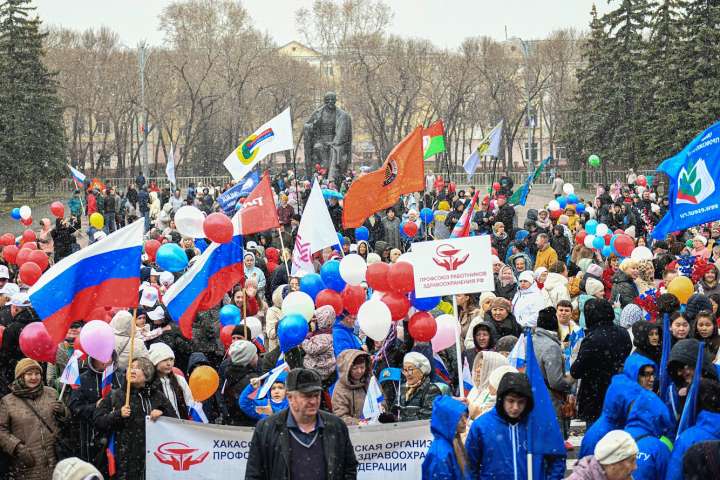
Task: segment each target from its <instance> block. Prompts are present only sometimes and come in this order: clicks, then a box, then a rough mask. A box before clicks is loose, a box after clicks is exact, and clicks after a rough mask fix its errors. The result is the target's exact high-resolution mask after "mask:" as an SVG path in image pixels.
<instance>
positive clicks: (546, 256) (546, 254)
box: [534, 245, 558, 270]
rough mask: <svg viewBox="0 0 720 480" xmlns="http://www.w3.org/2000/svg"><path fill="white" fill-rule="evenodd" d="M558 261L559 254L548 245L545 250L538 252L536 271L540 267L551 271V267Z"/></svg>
mask: <svg viewBox="0 0 720 480" xmlns="http://www.w3.org/2000/svg"><path fill="white" fill-rule="evenodd" d="M557 261H558V254H557V252H556V251H555V250H554V249H553V248H552V247H551V246H550V245H548V246H547V247H545V249H544V250H538V252H537V255H536V256H535V267H534V270H537V269H538V268H540V267H545V268H547V269H548V270H549V269H550V267H552V266H553V265H554V264H555V263H556V262H557Z"/></svg>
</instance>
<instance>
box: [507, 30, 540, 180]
mask: <svg viewBox="0 0 720 480" xmlns="http://www.w3.org/2000/svg"><path fill="white" fill-rule="evenodd" d="M508 40H509V41H513V42H518V43H520V45H521V46H522V52H523V56H524V57H525V96H526V98H527V101H526V104H525V115H526V116H527V151H528V154H527V157H528V172H533V171H534V170H535V162H534V160H533V152H532V126H531V124H530V52H529V49H528V43H527V42H526V41H525V40H523V39H522V38H520V37H511V38H509V39H508Z"/></svg>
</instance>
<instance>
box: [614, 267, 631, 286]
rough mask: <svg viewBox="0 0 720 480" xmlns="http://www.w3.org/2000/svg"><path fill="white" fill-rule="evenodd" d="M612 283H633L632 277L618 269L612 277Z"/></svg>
mask: <svg viewBox="0 0 720 480" xmlns="http://www.w3.org/2000/svg"><path fill="white" fill-rule="evenodd" d="M612 283H613V284H616V283H632V278H630V275H628V274H627V273H625V272H623V271H622V270H620V269H618V271H617V272H615V274H614V275H613V277H612Z"/></svg>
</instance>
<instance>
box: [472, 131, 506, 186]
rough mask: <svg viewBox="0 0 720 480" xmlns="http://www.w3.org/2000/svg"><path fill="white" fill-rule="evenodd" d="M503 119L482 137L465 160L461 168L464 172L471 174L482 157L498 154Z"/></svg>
mask: <svg viewBox="0 0 720 480" xmlns="http://www.w3.org/2000/svg"><path fill="white" fill-rule="evenodd" d="M502 128H503V121H502V120H500V123H498V124H497V125H495V127H494V128H493V129H492V130H490V133H488V134H487V136H486V137H485V138H483V140H482V142H480V145H478V147H477V148H476V149H475V150H474V151H473V152H472V153H471V154H470V156H469V157H468V158H467V160H465V163H464V164H463V168H464V169H465V173H467V174H468V175H472V174H473V173H474V172H475V170H476V169H477V166H478V164H479V163H480V159H481V158H483V157H497V156H498V155H499V154H500V141H501V140H502Z"/></svg>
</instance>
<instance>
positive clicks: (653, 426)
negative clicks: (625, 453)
mask: <svg viewBox="0 0 720 480" xmlns="http://www.w3.org/2000/svg"><path fill="white" fill-rule="evenodd" d="M673 430H674V422H673V420H672V417H671V416H670V411H669V410H668V408H667V406H666V405H665V403H663V401H662V400H660V397H658V396H657V395H656V394H654V393H653V392H650V391H646V392H642V393H640V395H638V396H637V398H636V399H635V403H633V406H632V408H631V409H630V414H629V415H628V421H627V425H626V426H625V431H626V432H627V433H629V434H630V435H631V436H632V437H633V440H635V443H636V444H637V447H638V453H637V470H635V472H634V473H633V480H662V479H664V478H665V473H666V472H667V466H668V463H669V462H670V454H671V452H672V443H671V442H670V440H668V439H667V437H663V436H664V435H668V434H669V433H670V432H672V431H673ZM661 437H662V438H661Z"/></svg>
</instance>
